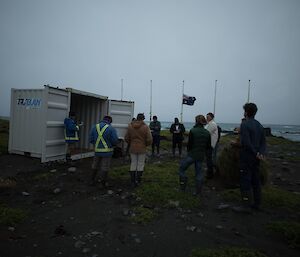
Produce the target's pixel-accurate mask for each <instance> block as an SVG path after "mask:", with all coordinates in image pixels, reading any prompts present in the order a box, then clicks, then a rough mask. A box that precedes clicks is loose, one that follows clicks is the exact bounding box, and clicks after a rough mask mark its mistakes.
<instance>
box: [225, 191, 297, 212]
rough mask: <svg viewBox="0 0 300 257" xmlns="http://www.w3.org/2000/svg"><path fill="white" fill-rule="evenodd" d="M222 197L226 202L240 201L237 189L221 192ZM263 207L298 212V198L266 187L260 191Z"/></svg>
mask: <svg viewBox="0 0 300 257" xmlns="http://www.w3.org/2000/svg"><path fill="white" fill-rule="evenodd" d="M222 197H223V199H224V200H226V201H230V202H237V201H240V199H241V196H240V191H239V189H230V190H225V191H223V192H222ZM262 198H263V202H262V204H263V207H267V208H281V209H285V210H287V211H291V212H293V211H296V212H297V211H300V196H299V195H296V194H294V193H292V192H289V191H285V190H282V189H279V188H276V187H272V186H268V187H266V188H263V190H262Z"/></svg>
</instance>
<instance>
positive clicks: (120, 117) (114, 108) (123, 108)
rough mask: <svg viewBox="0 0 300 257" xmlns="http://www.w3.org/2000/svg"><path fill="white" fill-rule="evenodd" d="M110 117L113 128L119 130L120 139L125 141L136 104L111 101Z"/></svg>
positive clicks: (109, 107) (109, 106) (109, 104)
mask: <svg viewBox="0 0 300 257" xmlns="http://www.w3.org/2000/svg"><path fill="white" fill-rule="evenodd" d="M108 115H110V116H111V117H112V119H113V122H112V126H113V127H114V128H115V129H116V130H117V133H118V136H119V138H120V139H124V137H125V134H126V131H127V128H128V124H129V123H130V122H131V120H132V118H133V115H134V102H131V101H118V100H109V103H108Z"/></svg>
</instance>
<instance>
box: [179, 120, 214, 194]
mask: <svg viewBox="0 0 300 257" xmlns="http://www.w3.org/2000/svg"><path fill="white" fill-rule="evenodd" d="M195 120H196V124H195V126H194V127H193V128H192V129H191V130H190V133H189V139H188V145H187V157H186V158H184V159H183V160H182V161H181V163H180V166H179V182H180V189H181V190H182V191H185V188H186V184H187V176H186V175H185V172H186V170H187V169H188V167H189V166H190V165H191V164H194V165H195V176H196V192H195V194H196V195H198V194H200V193H201V188H202V180H203V174H202V171H201V166H202V162H203V160H204V157H205V155H206V154H207V152H208V150H210V148H211V138H210V134H209V132H208V131H207V130H206V129H205V128H204V125H205V124H206V119H205V117H204V116H203V115H197V116H196V117H195Z"/></svg>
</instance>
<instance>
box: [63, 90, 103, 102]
mask: <svg viewBox="0 0 300 257" xmlns="http://www.w3.org/2000/svg"><path fill="white" fill-rule="evenodd" d="M66 90H67V91H69V92H71V93H72V94H77V95H85V96H91V97H95V98H100V99H103V100H107V99H108V96H103V95H97V94H94V93H90V92H85V91H81V90H77V89H74V88H70V87H67V88H66Z"/></svg>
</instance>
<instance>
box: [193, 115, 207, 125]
mask: <svg viewBox="0 0 300 257" xmlns="http://www.w3.org/2000/svg"><path fill="white" fill-rule="evenodd" d="M195 121H196V125H206V123H207V122H206V119H205V117H204V116H203V115H197V116H196V117H195Z"/></svg>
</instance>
